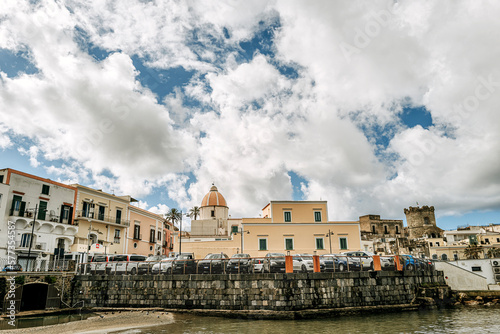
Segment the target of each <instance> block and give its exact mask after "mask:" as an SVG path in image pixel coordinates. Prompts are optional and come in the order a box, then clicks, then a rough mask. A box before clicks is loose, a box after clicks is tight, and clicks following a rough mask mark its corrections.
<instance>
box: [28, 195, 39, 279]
mask: <svg viewBox="0 0 500 334" xmlns="http://www.w3.org/2000/svg"><path fill="white" fill-rule="evenodd" d="M37 211H38V204H36V205H35V213H34V214H33V222H32V223H31V225H32V226H31V236H30V245H29V247H28V266H27V268H26V269H27V270H28V271H29V264H30V255H31V246H32V245H33V234H34V232H35V219H36V213H37Z"/></svg>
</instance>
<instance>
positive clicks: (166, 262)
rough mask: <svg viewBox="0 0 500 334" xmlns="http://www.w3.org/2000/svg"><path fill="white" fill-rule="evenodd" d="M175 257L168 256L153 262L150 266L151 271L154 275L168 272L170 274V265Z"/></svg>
mask: <svg viewBox="0 0 500 334" xmlns="http://www.w3.org/2000/svg"><path fill="white" fill-rule="evenodd" d="M175 259H177V258H176V257H168V258H165V259H163V260H161V261H160V262H158V263H155V264H154V265H153V267H152V268H151V273H152V274H154V275H156V274H160V273H161V274H168V275H170V274H171V273H172V265H173V263H174V260H175Z"/></svg>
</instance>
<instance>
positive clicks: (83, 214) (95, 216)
mask: <svg viewBox="0 0 500 334" xmlns="http://www.w3.org/2000/svg"><path fill="white" fill-rule="evenodd" d="M77 217H78V218H87V219H92V220H98V221H102V222H106V223H112V224H118V225H123V226H130V220H126V219H121V218H120V219H118V218H117V217H114V216H110V215H105V214H100V213H98V212H88V211H83V210H78V211H77Z"/></svg>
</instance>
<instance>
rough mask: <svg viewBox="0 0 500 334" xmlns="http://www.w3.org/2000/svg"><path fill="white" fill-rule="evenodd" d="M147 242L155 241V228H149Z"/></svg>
mask: <svg viewBox="0 0 500 334" xmlns="http://www.w3.org/2000/svg"><path fill="white" fill-rule="evenodd" d="M149 242H155V229H154V228H151V229H150V230H149Z"/></svg>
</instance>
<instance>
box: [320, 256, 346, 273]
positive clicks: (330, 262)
mask: <svg viewBox="0 0 500 334" xmlns="http://www.w3.org/2000/svg"><path fill="white" fill-rule="evenodd" d="M320 261H321V262H323V264H324V267H323V269H322V271H325V272H334V271H347V257H346V256H343V255H338V254H325V255H322V256H320Z"/></svg>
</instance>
